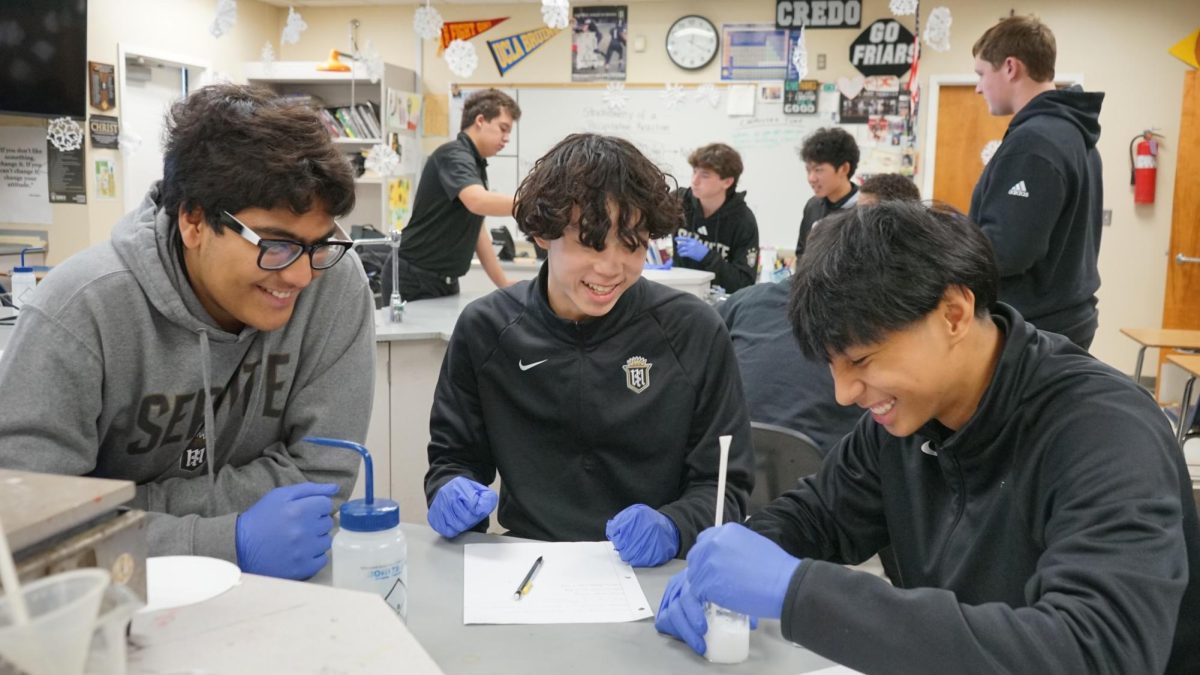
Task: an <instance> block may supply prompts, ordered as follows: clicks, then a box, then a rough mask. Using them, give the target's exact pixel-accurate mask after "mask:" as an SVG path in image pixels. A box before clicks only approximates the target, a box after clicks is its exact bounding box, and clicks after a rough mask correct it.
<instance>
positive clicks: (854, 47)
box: [850, 19, 916, 77]
mask: <svg viewBox="0 0 1200 675" xmlns="http://www.w3.org/2000/svg"><path fill="white" fill-rule="evenodd" d="M915 50H916V45H915V44H914V41H913V34H912V32H911V31H909V30H908V29H907V28H905V27H904V26H901V25H900V24H899V22H897V21H895V20H893V19H880V20H878V21H876V22H875V23H873V24H871V25H870V26H867V29H866V30H864V31H863V32H862V33H860V34H859V36H858V37H856V38H854V42H851V43H850V63H851V65H853V66H854V67H855V68H858V72H860V73H862V74H863V75H867V76H871V75H895V76H896V77H900V76H901V75H904V74H905V73H907V72H908V71H909V69H910V68H912V60H913V52H914V51H915Z"/></svg>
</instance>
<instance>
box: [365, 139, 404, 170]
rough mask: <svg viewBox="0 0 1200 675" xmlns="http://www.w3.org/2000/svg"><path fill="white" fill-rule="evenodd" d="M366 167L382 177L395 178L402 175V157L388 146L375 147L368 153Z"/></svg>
mask: <svg viewBox="0 0 1200 675" xmlns="http://www.w3.org/2000/svg"><path fill="white" fill-rule="evenodd" d="M365 166H366V167H367V168H368V169H369V170H371V171H374V172H375V173H377V174H379V175H380V176H395V175H397V174H399V173H400V155H397V154H396V151H395V150H392V149H391V148H389V147H388V146H386V145H383V144H380V145H373V146H371V149H370V150H368V151H367V161H366V163H365Z"/></svg>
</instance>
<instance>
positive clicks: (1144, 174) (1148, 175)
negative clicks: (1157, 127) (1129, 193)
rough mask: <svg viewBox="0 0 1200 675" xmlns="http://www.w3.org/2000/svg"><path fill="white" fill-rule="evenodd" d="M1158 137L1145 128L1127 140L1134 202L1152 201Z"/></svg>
mask: <svg viewBox="0 0 1200 675" xmlns="http://www.w3.org/2000/svg"><path fill="white" fill-rule="evenodd" d="M1156 137H1157V138H1156ZM1158 138H1162V136H1161V135H1159V134H1156V133H1154V132H1153V131H1150V130H1148V129H1147V130H1146V131H1143V132H1142V133H1140V134H1138V135H1137V136H1134V137H1133V140H1132V141H1130V142H1129V169H1130V176H1129V184H1130V185H1132V186H1133V203H1134V204H1153V203H1154V184H1155V182H1157V180H1158V140H1157V139H1158ZM1135 143H1136V144H1137V147H1136V148H1135V147H1134V144H1135Z"/></svg>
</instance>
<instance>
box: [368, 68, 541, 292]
mask: <svg viewBox="0 0 1200 675" xmlns="http://www.w3.org/2000/svg"><path fill="white" fill-rule="evenodd" d="M519 119H521V108H520V107H518V106H517V102H516V101H514V100H513V99H512V98H511V97H510V96H508V95H507V94H505V93H504V92H501V91H498V90H496V89H484V90H483V91H478V92H475V93H474V94H471V96H469V97H468V98H467V100H466V103H465V104H464V105H463V116H462V130H461V131H460V132H459V133H458V137H457V138H455V139H454V140H453V141H450V142H449V143H446V144H444V145H442V147H440V148H438V149H437V150H435V151H434V152H433V154H432V155H430V156H429V159H428V160H426V162H425V169H424V170H423V171H422V172H421V182H420V183H419V184H418V185H417V197H416V200H415V201H414V203H413V215H412V220H410V221H409V223H408V226H407V227H405V228H404V236H403V237H402V238H401V240H400V275H399V276H400V296H401V297H402V298H404V299H405V300H421V299H423V298H438V297H442V296H445V295H455V294H457V293H458V278H459V277H461V276H462V275H464V274H466V273H467V271H468V270H470V269H471V255H472V254H475V255H478V256H479V262H480V263H482V265H483V269H484V271H486V272H487V275H488V277H489V278H490V279H491V280H492V282H493V283H495V284H496V286H497V287H499V288H504V287H505V286H508V285H509V282H508V279H507V278H506V277H505V275H504V270H502V269H500V262H499V261H498V260H497V259H496V252H495V251H494V250H493V249H492V240H491V237H490V236H488V233H487V232H486V231H484V229H483V217H484V216H511V215H512V210H513V198H512V195H505V194H500V193H498V192H491V191H489V190H488V177H487V158H488V157H492V156H495V155H496V154H497V153H499V152H500V151H501V150H503V149H504V146H505V145H507V144H508V136H509V134H510V133H512V129H513V126H514V125H515V124H516V123H517V120H519ZM382 285H383V297H385V298H386V297H388V296H389V295H391V292H392V274H391V263H390V261H389V263H387V265H385V267H384V271H383V275H382Z"/></svg>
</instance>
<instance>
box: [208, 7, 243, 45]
mask: <svg viewBox="0 0 1200 675" xmlns="http://www.w3.org/2000/svg"><path fill="white" fill-rule="evenodd" d="M235 23H237V0H217V13H216V16H214V17H213V21H212V24H211V25H210V26H209V27H208V32H210V33H212V36H213V37H215V38H219V37H221V36H222V35H224V34H226V33H228V32H229V31H230V29H232V28H233V24H235Z"/></svg>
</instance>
